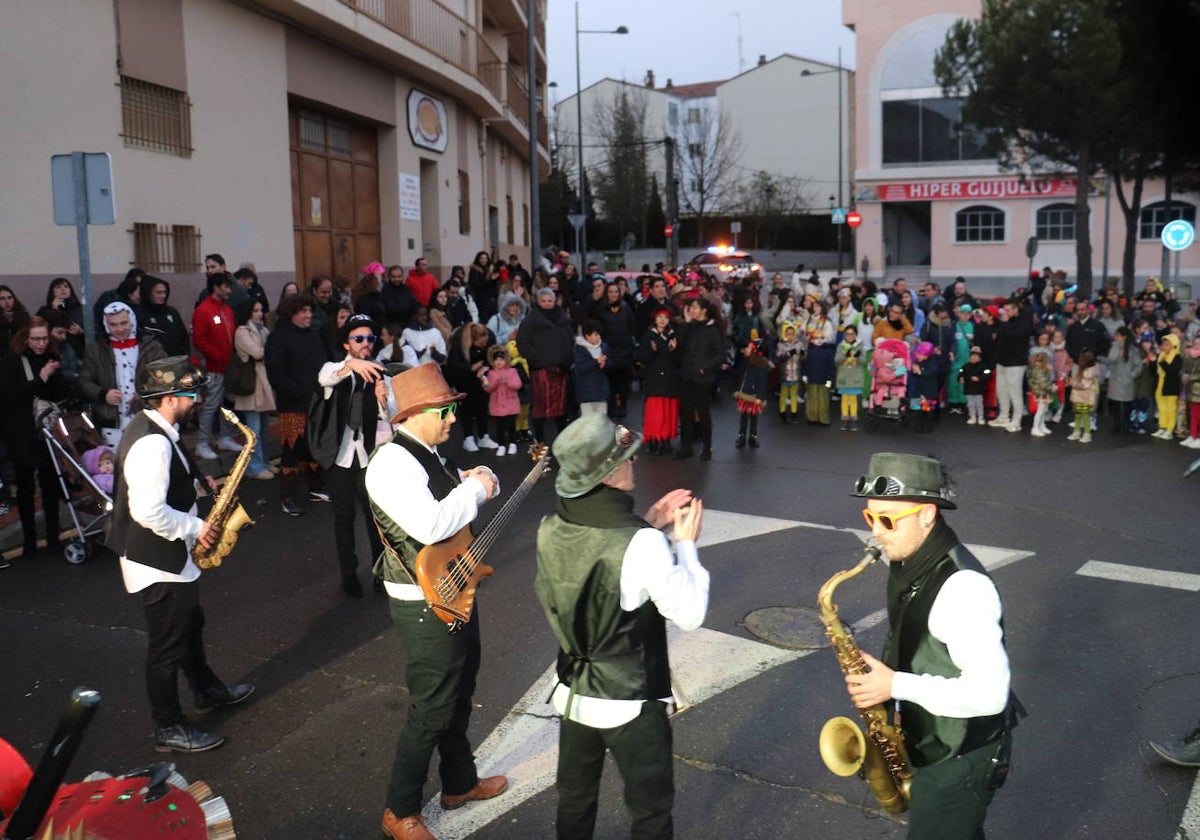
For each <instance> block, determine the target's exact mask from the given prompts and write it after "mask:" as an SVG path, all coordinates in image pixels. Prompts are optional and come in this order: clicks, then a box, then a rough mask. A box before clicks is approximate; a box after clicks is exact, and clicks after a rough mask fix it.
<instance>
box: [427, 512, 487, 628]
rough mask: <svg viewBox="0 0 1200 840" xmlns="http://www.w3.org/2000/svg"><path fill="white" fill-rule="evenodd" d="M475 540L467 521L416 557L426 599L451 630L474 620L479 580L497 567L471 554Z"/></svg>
mask: <svg viewBox="0 0 1200 840" xmlns="http://www.w3.org/2000/svg"><path fill="white" fill-rule="evenodd" d="M473 541H474V536H473V535H472V534H471V526H469V525H468V526H467V527H465V528H463V529H462V530H461V531H459V532H458V533H457V534H455V535H454V536H453V537H451V538H450V539H448V540H442V541H441V542H440V543H434V544H433V545H427V546H425V547H424V548H423V549H421V551H420V552H419V553H418V554H417V558H416V560H415V561H414V565H415V566H416V573H417V583H419V584H420V586H421V592H422V593H423V594H424V595H425V601H426V602H427V603H428V604H429V606H430V607H431V608H432V609H433V612H434V614H435V615H437V617H438V618H440V619H441V620H442V621H443V622H445V623H446V624H448V625H450V629H451V630H452V631H453V630H457V629H458V628H459V627H460V626H461V625H463V624H466V623H467V622H468V621H470V620H471V610H472V609H474V608H475V590H476V589H477V588H478V586H479V581H481V580H483V579H484V578H485V577H487V576H488V575H490V574H492V572H493V571H494V569H493V568H492V567H491V566H489V565H488V564H486V563H482V562H480V561H479V560H478V558H475V557H473V556H472V555H471V553H470V549H471V543H472V542H473Z"/></svg>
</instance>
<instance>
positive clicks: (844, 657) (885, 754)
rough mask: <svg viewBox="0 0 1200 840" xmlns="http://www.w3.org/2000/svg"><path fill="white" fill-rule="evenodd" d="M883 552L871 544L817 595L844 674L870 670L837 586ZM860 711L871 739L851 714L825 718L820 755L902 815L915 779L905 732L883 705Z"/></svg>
mask: <svg viewBox="0 0 1200 840" xmlns="http://www.w3.org/2000/svg"><path fill="white" fill-rule="evenodd" d="M879 555H880V550H879V549H878V548H877V547H875V546H868V547H867V553H866V556H864V557H863V559H862V562H860V563H859V564H858V565H857V566H855V567H854V568H853V569H846V570H844V571H841V572H838V573H837V574H836V575H834V576H833V577H831V578H830V579H829V580H827V581H825V585H824V586H822V587H821V591H820V592H819V593H818V594H817V606H818V607H820V608H821V622H822V623H823V624H824V625H825V635H826V636H827V637H828V639H829V644H831V645H833V652H834V655H835V656H837V661H838V665H839V666H840V667H841V669H842V673H844V674H865V673H867V664H866V662H864V661H863V658H862V651H861V650H860V649H859V647H858V643H857V642H855V641H854V634H853V633H851V632H850V629H849V628H848V627H846V625H845V624H843V623H842V620H841V619H840V618H838V608H837V605H836V604H834V603H833V590H835V589H837V587H838V584H840V583H841V582H842V581H844V580H848V579H850V578H852V577H854V576H855V575H857V574H858V573H859V572H861V571H862V570H863V569H865V568H866V567H867V566H869V565H871V564H872V563H874V562H875V561H876V560H878V559H879ZM859 714H860V715H862V719H863V722H864V723H865V724H866V727H867V733H866V737H864V736H863V732H862V730H861V729H860V728H859V726H858V724H857V723H855V722H854V721H853V720H851V719H850V718H847V717H835V718H831V719H830V720H828V721H826V723H825V726H824V727H822V729H821V736H820V738H819V739H818V744H819V749H820V751H821V759H822V760H823V761H824V762H825V766H826V767H828V768H829V770H830V771H831V772H833V773H836V774H837V775H839V776H853V775H854V774H856V773H857V774H858V776H859V778H861V779H863V780H864V781H866V783H867V784H868V785H869V786H870V788H871V792H872V793H873V794H875V798H876V799H878V800H879V804H880V805H882V806H883V808H884V810H886V811H887V812H889V813H892V814H901V813H903V812H905V811H907V810H908V789H909V786H910V784H911V783H912V772H911V771H910V770H909V768H908V755H907V753H906V752H905V749H904V735H903V734H902V733H901V732H900V730H899V728H897V727H896V726H893V725H892V724H891V723H889V722H888V719H887V717H888V716H887V709H886V708H885V707H884V706H883V704H882V703H881V704H879V705H876V706H872V707H871V708H869V709H860V710H859Z"/></svg>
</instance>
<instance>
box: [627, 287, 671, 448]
mask: <svg viewBox="0 0 1200 840" xmlns="http://www.w3.org/2000/svg"><path fill="white" fill-rule="evenodd" d="M669 307H670V304H669V303H664V304H663V305H662V306H660V307H659V308H658V309H657V310H656V311H655V313H654V322H653V325H652V326H651V327H650V329H648V330H646V333H645V335H644V336H643V337H642V341H641V343H640V344H639V345H638V349H637V354H636V358H637V361H638V362H640V363H641V365H642V393H643V394H644V395H645V399H644V400H643V403H642V434H643V435H644V436H645V438H646V447H647V449H648V450H649V452H650V454H651V455H669V454H671V451H672V450H671V439H672V438H674V437H675V434H676V432H677V431H678V429H679V364H678V351H679V338H678V336H677V335H676V334H675V330H674V329H673V328H672V326H671V320H672V317H673V315H672V310H671V309H670V308H669Z"/></svg>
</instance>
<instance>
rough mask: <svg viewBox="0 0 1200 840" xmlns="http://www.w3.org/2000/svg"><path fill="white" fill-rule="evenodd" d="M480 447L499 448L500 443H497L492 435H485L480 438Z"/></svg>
mask: <svg viewBox="0 0 1200 840" xmlns="http://www.w3.org/2000/svg"><path fill="white" fill-rule="evenodd" d="M479 448H480V449H499V448H500V444H498V443H496V441H494V440H492V438H491V436H490V435H484V436H483V437H481V438H480V439H479Z"/></svg>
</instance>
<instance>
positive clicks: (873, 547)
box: [867, 540, 883, 562]
mask: <svg viewBox="0 0 1200 840" xmlns="http://www.w3.org/2000/svg"><path fill="white" fill-rule="evenodd" d="M867 554H869V555H870V557H871V562H874V561H876V560H878V559H879V558H880V557H882V556H883V546H881V545H880V544H879V543H877V542H875V541H874V540H872V541H871V542H869V543H867Z"/></svg>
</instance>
